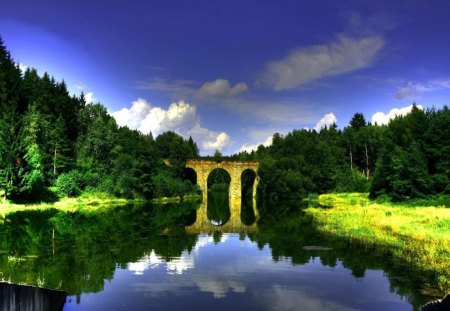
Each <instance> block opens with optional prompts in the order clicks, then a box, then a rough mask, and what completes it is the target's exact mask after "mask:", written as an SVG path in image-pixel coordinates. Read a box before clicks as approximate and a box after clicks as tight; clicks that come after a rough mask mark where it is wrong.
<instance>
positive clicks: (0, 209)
mask: <svg viewBox="0 0 450 311" xmlns="http://www.w3.org/2000/svg"><path fill="white" fill-rule="evenodd" d="M198 199H199V196H198V195H186V196H184V197H173V198H166V197H164V198H155V199H152V200H145V199H124V198H116V197H113V196H111V195H109V194H107V193H84V194H82V195H81V196H79V197H77V198H62V199H60V200H58V201H56V202H53V203H47V202H42V203H29V204H28V203H22V204H20V203H14V202H11V201H5V200H0V214H1V215H6V214H10V213H15V212H19V211H30V210H47V209H57V210H61V211H66V212H74V211H77V210H89V211H95V210H97V209H102V208H105V207H107V206H118V205H127V204H136V203H137V204H142V203H154V204H167V203H176V202H181V201H192V200H198Z"/></svg>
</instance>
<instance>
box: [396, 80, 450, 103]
mask: <svg viewBox="0 0 450 311" xmlns="http://www.w3.org/2000/svg"><path fill="white" fill-rule="evenodd" d="M442 89H450V78H442V79H434V80H428V81H426V82H421V83H413V82H411V81H409V82H408V83H407V84H406V85H405V86H403V87H400V88H398V89H397V92H395V98H396V99H398V100H402V99H417V98H419V97H420V95H421V94H422V93H426V92H433V91H437V90H442Z"/></svg>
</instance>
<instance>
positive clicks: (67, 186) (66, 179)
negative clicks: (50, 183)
mask: <svg viewBox="0 0 450 311" xmlns="http://www.w3.org/2000/svg"><path fill="white" fill-rule="evenodd" d="M56 187H57V193H58V195H59V196H61V197H76V196H79V195H80V194H81V191H82V189H83V188H84V187H83V176H82V174H81V173H80V172H79V171H77V170H73V171H70V172H68V173H63V174H61V175H59V176H58V178H57V179H56Z"/></svg>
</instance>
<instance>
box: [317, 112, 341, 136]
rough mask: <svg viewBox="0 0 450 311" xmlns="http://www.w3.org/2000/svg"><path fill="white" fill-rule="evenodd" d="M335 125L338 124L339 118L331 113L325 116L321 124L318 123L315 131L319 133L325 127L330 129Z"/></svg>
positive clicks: (320, 121)
mask: <svg viewBox="0 0 450 311" xmlns="http://www.w3.org/2000/svg"><path fill="white" fill-rule="evenodd" d="M334 123H337V118H336V116H335V115H334V114H333V113H332V112H330V113H327V114H325V115H324V116H323V117H322V119H320V120H319V122H317V124H316V126H315V127H314V129H315V130H316V131H317V132H319V131H320V130H321V129H323V128H324V127H329V126H331V125H333V124H334Z"/></svg>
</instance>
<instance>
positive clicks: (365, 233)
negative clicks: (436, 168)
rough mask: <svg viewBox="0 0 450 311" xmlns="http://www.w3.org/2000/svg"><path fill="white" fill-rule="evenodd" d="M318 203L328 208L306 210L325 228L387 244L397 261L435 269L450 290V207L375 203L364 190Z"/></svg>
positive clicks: (441, 285)
mask: <svg viewBox="0 0 450 311" xmlns="http://www.w3.org/2000/svg"><path fill="white" fill-rule="evenodd" d="M433 200H434V199H433ZM436 202H439V200H437V201H436ZM318 203H319V204H320V205H322V206H326V207H320V205H319V207H309V208H308V209H307V210H306V212H307V213H308V214H310V215H312V216H313V218H314V221H315V222H316V224H317V227H318V229H319V230H320V231H322V232H325V233H329V234H333V235H335V236H338V237H342V238H345V239H348V240H351V241H355V242H358V243H363V244H367V245H376V246H380V247H384V248H386V249H387V250H388V251H390V252H391V253H392V255H393V256H394V258H395V259H396V260H399V261H402V262H406V263H407V264H408V265H410V266H411V267H412V268H414V269H417V270H419V271H423V272H430V273H433V274H434V275H435V277H436V282H437V284H438V286H439V288H440V290H441V291H443V292H449V291H450V208H446V207H445V206H444V205H440V206H439V204H436V206H429V205H430V204H426V203H427V202H426V201H422V206H421V205H420V204H416V203H412V204H408V203H403V204H400V203H395V204H394V203H388V202H383V203H380V202H373V201H370V200H369V199H368V196H367V194H359V193H350V194H348V193H347V194H326V195H321V196H319V198H318Z"/></svg>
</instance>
